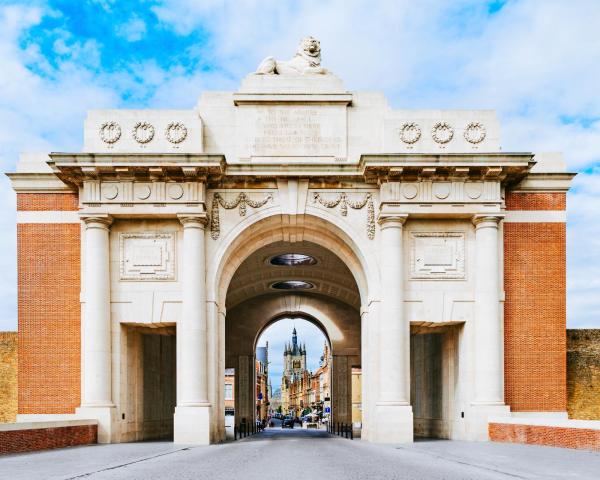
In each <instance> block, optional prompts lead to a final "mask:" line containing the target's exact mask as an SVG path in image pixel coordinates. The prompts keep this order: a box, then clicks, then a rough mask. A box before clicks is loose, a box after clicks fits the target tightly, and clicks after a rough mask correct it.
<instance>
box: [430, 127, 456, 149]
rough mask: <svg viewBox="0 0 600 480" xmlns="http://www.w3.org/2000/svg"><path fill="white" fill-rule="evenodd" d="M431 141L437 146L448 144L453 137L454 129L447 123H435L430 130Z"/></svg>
mask: <svg viewBox="0 0 600 480" xmlns="http://www.w3.org/2000/svg"><path fill="white" fill-rule="evenodd" d="M431 136H432V137H433V140H435V142H437V143H439V144H442V145H443V144H445V143H448V142H449V141H450V140H452V137H454V129H453V128H452V126H451V125H450V124H449V123H447V122H437V123H436V124H435V125H434V126H433V128H432V129H431Z"/></svg>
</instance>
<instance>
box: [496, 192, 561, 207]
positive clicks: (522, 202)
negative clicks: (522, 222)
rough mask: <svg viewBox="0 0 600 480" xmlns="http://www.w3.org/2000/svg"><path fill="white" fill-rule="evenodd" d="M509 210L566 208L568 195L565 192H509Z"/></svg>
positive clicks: (507, 205)
mask: <svg viewBox="0 0 600 480" xmlns="http://www.w3.org/2000/svg"><path fill="white" fill-rule="evenodd" d="M505 202H506V209H507V210H565V209H566V208H567V196H566V194H564V193H510V192H509V193H508V194H507V195H506V199H505Z"/></svg>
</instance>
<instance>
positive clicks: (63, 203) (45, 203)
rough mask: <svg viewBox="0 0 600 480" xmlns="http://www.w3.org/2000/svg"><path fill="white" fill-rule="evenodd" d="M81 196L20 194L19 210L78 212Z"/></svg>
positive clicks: (18, 199) (74, 194)
mask: <svg viewBox="0 0 600 480" xmlns="http://www.w3.org/2000/svg"><path fill="white" fill-rule="evenodd" d="M78 203H79V196H78V195H77V194H76V193H19V194H17V210H19V211H48V210H77V209H78V208H79V205H78Z"/></svg>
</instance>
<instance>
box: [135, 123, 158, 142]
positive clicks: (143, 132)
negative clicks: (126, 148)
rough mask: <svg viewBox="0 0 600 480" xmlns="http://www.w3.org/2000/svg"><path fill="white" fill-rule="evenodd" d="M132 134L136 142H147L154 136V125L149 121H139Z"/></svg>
mask: <svg viewBox="0 0 600 480" xmlns="http://www.w3.org/2000/svg"><path fill="white" fill-rule="evenodd" d="M132 134H133V139H134V140H135V141H136V142H138V143H141V144H146V143H148V142H150V141H152V139H153V138H154V127H153V126H152V125H151V124H150V123H148V122H137V123H136V124H135V126H134V127H133V132H132Z"/></svg>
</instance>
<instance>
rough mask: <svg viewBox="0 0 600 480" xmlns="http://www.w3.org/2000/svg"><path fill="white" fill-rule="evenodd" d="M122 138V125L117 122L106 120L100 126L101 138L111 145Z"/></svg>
mask: <svg viewBox="0 0 600 480" xmlns="http://www.w3.org/2000/svg"><path fill="white" fill-rule="evenodd" d="M119 138H121V126H120V125H119V124H118V123H117V122H112V121H111V122H104V123H103V124H102V126H101V127H100V139H101V140H102V141H103V142H104V143H107V144H109V145H112V144H113V143H115V142H117V141H118V140H119Z"/></svg>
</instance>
